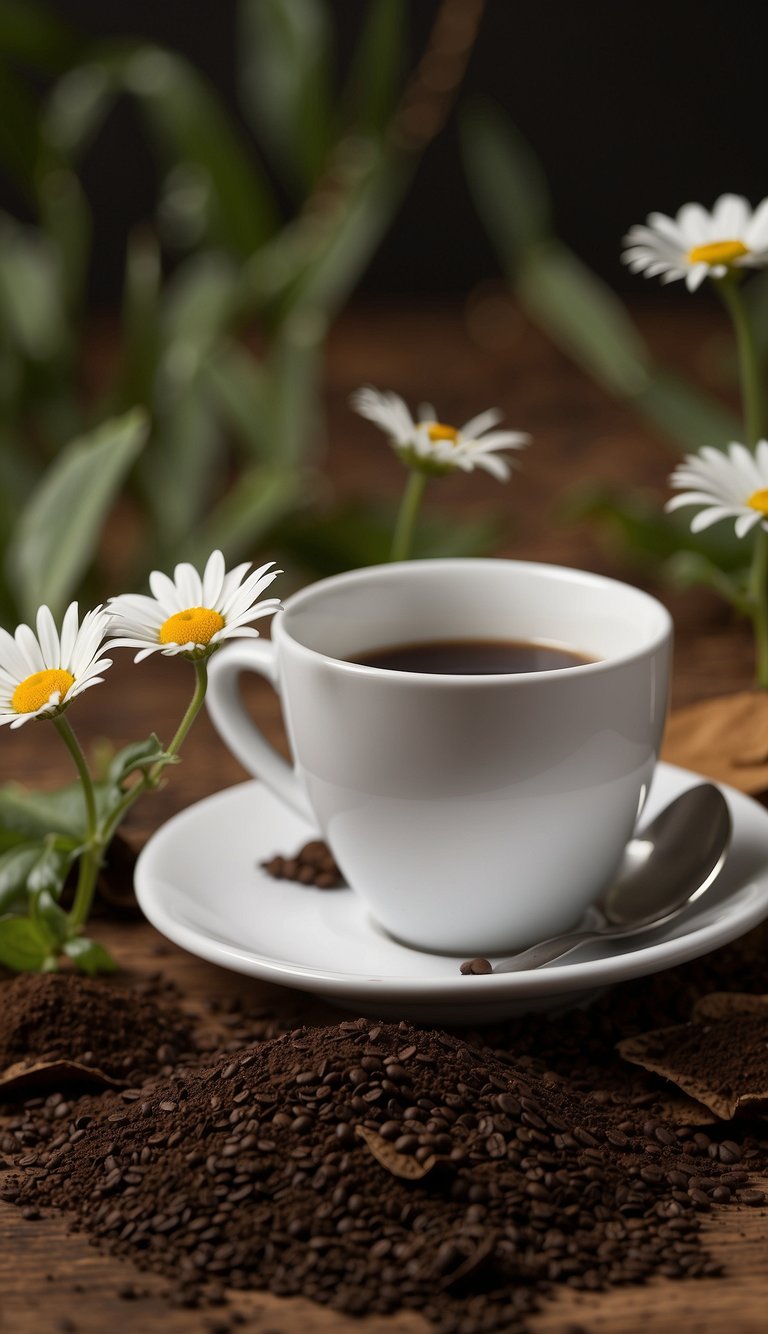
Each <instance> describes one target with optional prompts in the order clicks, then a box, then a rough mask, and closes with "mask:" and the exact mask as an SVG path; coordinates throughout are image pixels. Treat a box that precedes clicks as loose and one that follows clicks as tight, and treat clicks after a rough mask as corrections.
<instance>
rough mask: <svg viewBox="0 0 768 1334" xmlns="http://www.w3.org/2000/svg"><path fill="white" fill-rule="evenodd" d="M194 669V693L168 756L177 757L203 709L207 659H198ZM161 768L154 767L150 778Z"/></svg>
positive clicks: (206, 687)
mask: <svg viewBox="0 0 768 1334" xmlns="http://www.w3.org/2000/svg"><path fill="white" fill-rule="evenodd" d="M194 667H195V676H196V678H197V679H196V682H195V693H194V695H193V696H192V698H191V700H190V701H189V707H188V708H187V711H186V713H185V714H184V717H183V718H182V720H181V722H180V723H179V725H178V727H177V728H176V733H175V736H174V738H173V740H172V742H171V744H170V746H169V747H168V752H167V753H168V754H169V755H178V753H179V751H180V750H181V747H182V744H183V742H184V739H185V737H186V735H187V732H188V731H189V729H190V727H191V726H192V724H193V722H194V721H195V718H196V717H197V715H198V713H199V712H200V710H201V708H202V707H203V700H204V699H205V692H206V690H207V689H208V658H198V659H197V660H196V662H195V664H194ZM162 768H163V765H162V764H160V765H159V766H157V765H155V767H154V768H153V769H152V770H151V771H150V778H153V777H154V773H155V769H157V770H158V773H157V777H159V775H160V771H161V770H162Z"/></svg>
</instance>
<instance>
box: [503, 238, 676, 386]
mask: <svg viewBox="0 0 768 1334" xmlns="http://www.w3.org/2000/svg"><path fill="white" fill-rule="evenodd" d="M517 291H518V295H519V296H520V299H521V301H522V303H523V305H524V306H525V308H526V310H527V311H528V313H529V314H530V315H531V316H532V318H533V319H534V320H535V321H536V323H538V324H541V325H542V326H543V327H544V328H545V329H546V331H547V333H548V334H549V336H550V337H551V338H552V339H554V341H555V342H556V343H557V344H558V345H559V346H560V347H562V348H563V350H564V351H565V352H567V353H568V355H569V356H570V357H572V358H573V360H574V361H575V362H576V363H577V364H578V365H579V366H581V367H582V368H583V369H584V370H585V371H587V372H588V373H589V374H590V375H591V376H592V377H593V378H594V379H595V380H597V381H598V382H599V383H600V384H602V385H604V387H605V388H606V389H610V390H611V391H612V392H613V393H616V394H620V395H622V396H624V395H629V396H632V395H634V394H638V393H640V392H641V391H642V390H643V389H645V388H646V385H647V382H648V365H649V354H648V350H647V348H646V346H645V344H644V342H643V340H642V338H641V337H640V335H639V333H638V332H637V330H636V329H635V326H634V324H633V323H632V321H631V320H630V318H629V316H628V315H627V313H626V311H625V309H624V306H623V305H622V303H621V301H619V299H618V297H616V296H614V294H613V292H612V291H611V289H610V288H609V287H608V285H607V284H606V283H603V282H601V280H600V279H599V278H597V277H596V276H595V275H594V274H593V273H592V272H591V271H590V270H589V269H588V268H587V267H586V265H585V264H582V262H581V260H579V259H577V258H576V256H575V255H573V254H571V252H570V251H569V250H567V249H566V248H565V246H563V245H561V244H560V243H559V242H558V241H549V242H546V243H544V244H542V245H540V246H539V247H537V248H535V249H530V250H528V251H527V252H526V254H525V258H524V259H523V260H522V262H521V264H520V266H519V269H518V281H517Z"/></svg>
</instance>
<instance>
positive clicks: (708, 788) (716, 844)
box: [493, 783, 731, 973]
mask: <svg viewBox="0 0 768 1334" xmlns="http://www.w3.org/2000/svg"><path fill="white" fill-rule="evenodd" d="M730 841H731V815H730V811H729V810H728V805H727V803H726V800H725V797H724V796H723V794H722V792H721V791H720V789H719V788H717V787H715V786H714V784H712V783H701V784H700V785H699V786H698V787H692V788H690V789H689V790H688V791H687V792H683V793H682V795H681V796H679V797H677V798H676V799H675V800H674V801H672V802H670V804H669V806H665V808H664V810H663V811H661V813H660V814H659V815H657V816H656V818H655V820H652V821H651V823H650V824H649V825H648V826H647V827H646V828H645V829H644V830H643V832H642V834H640V835H638V836H637V837H635V838H633V839H631V840H630V842H629V843H628V844H627V849H626V852H625V854H624V860H623V862H622V864H621V867H620V869H619V873H618V876H617V878H616V879H615V880H614V882H613V884H612V885H611V886H610V887H609V888H608V889H607V890H606V891H605V892H604V893H603V895H602V897H601V899H600V900H598V902H597V904H596V905H595V906H596V907H597V908H599V910H600V911H601V912H602V915H603V917H604V918H605V925H604V926H601V927H595V928H594V929H593V930H591V931H568V932H566V933H565V934H563V935H559V936H551V937H550V938H549V939H548V940H542V941H539V943H538V944H537V945H532V946H531V948H530V949H527V950H523V951H522V952H521V953H520V954H514V955H512V957H511V958H509V959H502V961H501V962H500V963H498V964H496V966H495V968H494V970H493V971H494V972H495V973H517V972H521V971H523V970H524V969H529V968H539V967H541V965H542V964H545V963H550V962H551V961H552V960H553V959H559V958H560V957H561V956H562V955H563V954H568V953H570V951H571V950H574V949H576V946H577V945H583V944H585V943H586V942H588V941H592V940H605V939H606V938H609V939H612V938H613V937H616V938H622V937H626V936H631V935H633V934H635V933H636V932H638V933H639V932H642V931H645V930H648V929H649V928H651V927H656V926H660V925H661V924H662V923H663V922H669V921H671V919H672V918H673V917H676V916H677V914H678V913H680V912H682V911H683V909H684V908H687V906H688V904H689V903H693V902H694V900H695V899H698V898H700V897H701V895H702V894H703V893H704V892H705V891H706V890H707V889H709V886H710V885H711V884H712V882H713V881H714V880H715V879H716V877H717V875H718V873H719V871H720V868H721V867H722V865H723V862H724V861H725V858H726V855H727V852H728V845H729V843H730Z"/></svg>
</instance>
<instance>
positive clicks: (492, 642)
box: [348, 639, 593, 676]
mask: <svg viewBox="0 0 768 1334" xmlns="http://www.w3.org/2000/svg"><path fill="white" fill-rule="evenodd" d="M348 661H349V662H355V663H359V664H360V666H362V667H385V668H387V670H388V671H390V672H438V673H440V674H441V675H451V676H493V675H497V674H500V673H503V672H551V671H555V670H556V669H557V668H562V667H583V666H584V664H585V663H587V662H592V661H593V659H592V658H588V657H587V656H586V655H585V654H583V653H577V652H575V650H574V649H569V648H561V647H560V646H559V645H553V644H537V643H536V642H535V641H534V640H527V639H434V640H427V641H426V642H424V643H421V644H395V645H393V646H392V647H388V648H374V649H369V650H368V652H366V653H357V654H355V656H354V657H352V658H349V659H348Z"/></svg>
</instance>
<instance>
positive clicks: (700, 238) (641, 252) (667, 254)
mask: <svg viewBox="0 0 768 1334" xmlns="http://www.w3.org/2000/svg"><path fill="white" fill-rule="evenodd" d="M624 245H625V246H626V249H625V251H624V253H623V254H622V257H621V258H622V261H623V262H624V263H625V264H628V265H629V267H630V269H631V270H632V272H633V273H645V275H646V277H648V278H656V277H659V278H661V281H662V282H663V283H671V282H674V281H675V279H677V278H684V279H685V284H686V287H687V288H688V290H689V291H691V292H694V291H695V290H696V288H697V287H699V286H700V285H701V283H703V281H704V279H705V278H724V277H725V276H726V274H727V273H728V272H729V271H730V270H731V269H734V268H735V269H744V268H747V269H758V268H762V266H763V265H764V264H768V198H766V199H764V200H763V201H762V203H760V204H758V206H757V208H756V209H754V210H753V209H752V208H751V206H750V204H749V203H748V201H747V200H746V199H743V198H742V196H741V195H721V196H720V198H719V199H718V200H717V202H716V204H715V207H714V208H713V209H712V212H711V213H708V212H707V210H706V209H705V208H702V206H701V204H684V205H683V207H682V208H681V209H680V210H679V212H678V213H677V216H676V217H674V218H668V217H667V215H666V214H665V213H651V214H650V215H649V217H648V220H647V223H646V225H645V226H644V227H632V228H631V229H630V231H629V232H628V233H627V235H626V236H625V237H624Z"/></svg>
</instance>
